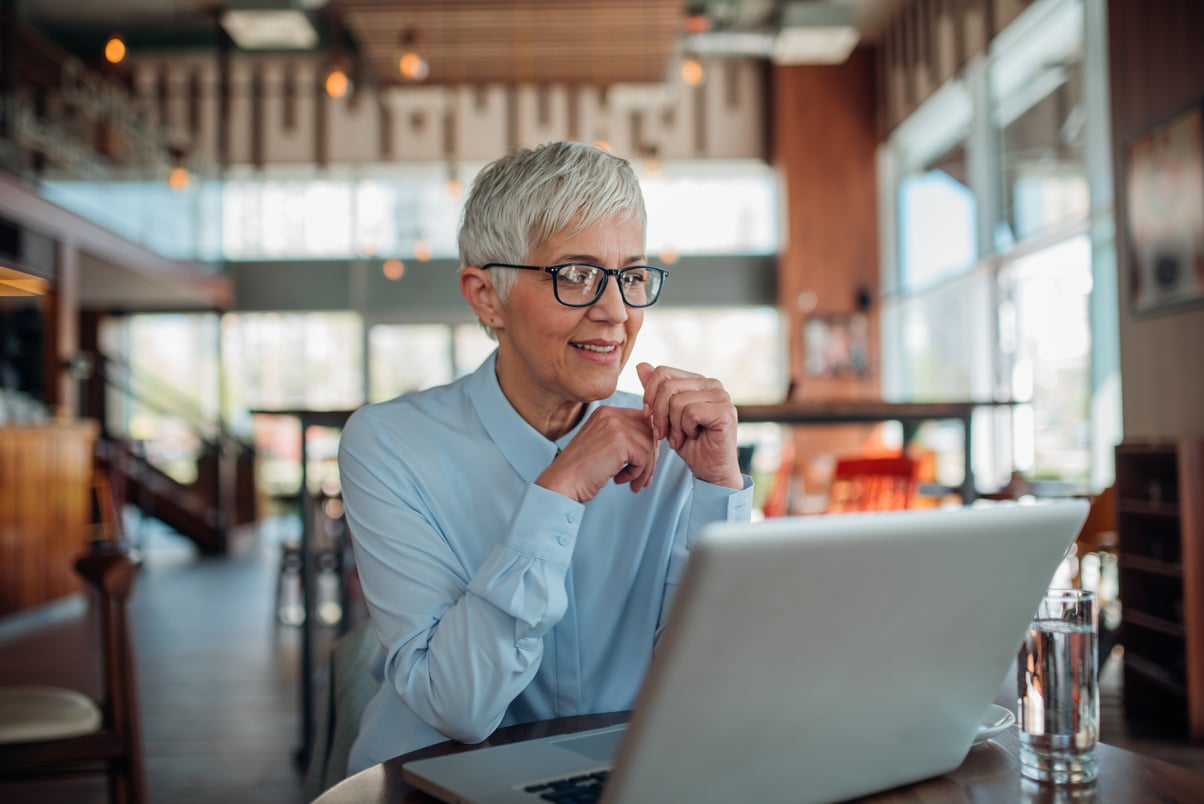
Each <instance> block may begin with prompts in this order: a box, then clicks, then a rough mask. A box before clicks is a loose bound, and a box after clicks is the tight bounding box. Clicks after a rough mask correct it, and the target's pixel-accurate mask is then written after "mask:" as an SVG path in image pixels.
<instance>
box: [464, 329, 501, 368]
mask: <svg viewBox="0 0 1204 804" xmlns="http://www.w3.org/2000/svg"><path fill="white" fill-rule="evenodd" d="M454 337H455V345H456V356H455V373H456V376H457V377H463V376H464V375H465V374H471V373H472V372H474V371H476V370H477V367H478V366H480V365H481V363H483V362H484V361H485V358H487V357H489V355H490V354H492V353H493V350H494V349H496V348H497V341H495V340H494V339H493V338H490V337H489V336H488V335H486V334H485V330H484V329H482V328H481V325H480V324H477V323H475V322H474V323H472V324H460V325H459V326H457V327H456V331H455V336H454Z"/></svg>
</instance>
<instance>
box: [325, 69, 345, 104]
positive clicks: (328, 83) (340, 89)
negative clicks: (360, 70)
mask: <svg viewBox="0 0 1204 804" xmlns="http://www.w3.org/2000/svg"><path fill="white" fill-rule="evenodd" d="M323 86H324V87H325V88H326V94H327V95H329V96H330V97H332V98H335V99H336V100H337V99H339V98H345V97H347V93H348V92H350V91H351V79H350V78H348V77H347V72H346V71H345V70H344V69H343V68H342V67H334V68H333V69H331V71H330V72H328V73H327V74H326V80H325V81H324V82H323Z"/></svg>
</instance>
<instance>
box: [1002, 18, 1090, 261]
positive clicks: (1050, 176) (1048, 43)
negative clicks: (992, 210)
mask: <svg viewBox="0 0 1204 804" xmlns="http://www.w3.org/2000/svg"><path fill="white" fill-rule="evenodd" d="M1033 25H1034V26H1035V27H1034V28H1033V29H1032V30H1026V31H1020V30H1017V31H1016V32H1014V33H1010V34H1009V35H1008V36H1005V37H1003V38H1002V43H1001V44H1002V46H1001V47H999V48H998V49H997V52H996V53H995V54H994V56H993V59H992V62H991V67H990V87H991V94H992V119H993V120H994V122H995V125H996V126H997V127H998V129H999V133H1000V136H999V146H1000V151H1001V153H1000V163H1001V170H1002V174H1003V175H1002V190H1003V201H1004V206H1003V210H1002V214H1003V220H1001V221H997V222H996V225H995V227H994V229H995V240H996V243H995V247H996V250H998V251H1006V250H1008V249H1009V248H1011V246H1012V244H1013V243H1015V242H1019V241H1022V240H1024V239H1026V238H1030V237H1033V236H1034V235H1039V234H1041V233H1042V232H1045V231H1048V230H1050V229H1052V228H1056V227H1058V226H1060V225H1064V224H1067V223H1073V222H1076V221H1085V220H1086V219H1087V216H1088V214H1089V201H1090V197H1089V188H1088V184H1087V172H1086V161H1085V154H1084V144H1085V141H1086V134H1087V111H1086V98H1085V95H1084V91H1083V12H1082V5H1081V3H1079V2H1073V1H1072V2H1064V3H1061V4H1060V5H1058V6H1056V7H1053V6H1051V8H1050V11H1049V12H1048V13H1046V14H1045V15H1044V19H1042V20H1040V22H1039V24H1038V23H1036V22H1034V23H1033Z"/></svg>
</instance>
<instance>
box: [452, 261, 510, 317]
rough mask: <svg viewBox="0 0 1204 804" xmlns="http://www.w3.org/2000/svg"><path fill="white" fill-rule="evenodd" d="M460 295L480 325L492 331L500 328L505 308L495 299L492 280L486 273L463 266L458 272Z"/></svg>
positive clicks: (495, 292)
mask: <svg viewBox="0 0 1204 804" xmlns="http://www.w3.org/2000/svg"><path fill="white" fill-rule="evenodd" d="M460 293H461V294H462V295H463V296H464V299H465V300H466V301H467V302H468V306H469V307H471V308H472V311H473V313H475V314H476V316H477V318H478V319H480V321H481V323H482V324H484V325H485V326H487V327H491V328H493V329H497V328H498V327H500V326H502V321H503V319H502V313H504V312H505V308H504V307H503V306H502V303H501V301H500V300H499V299H498V297H497V291H496V290H494V288H493V278H492V277H491V276H490V275H489V272H488V271H483V270H481V269H480V268H477V267H475V266H471V265H466V266H464V269H463V270H462V271H460Z"/></svg>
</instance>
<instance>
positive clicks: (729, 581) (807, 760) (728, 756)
mask: <svg viewBox="0 0 1204 804" xmlns="http://www.w3.org/2000/svg"><path fill="white" fill-rule="evenodd" d="M1087 507H1088V506H1087V503H1086V502H1085V501H1067V502H1056V503H1038V504H1033V505H1016V504H1001V505H991V506H984V507H972V508H962V509H942V510H932V511H904V512H890V513H866V514H842V515H839V516H823V517H798V518H783V519H774V520H768V521H765V522H760V523H753V524H732V523H719V524H714V525H711V526H709V527H708V528H707V529H705V531H704V533H703V534H702V536H701V538H700V540H699V542H698V544H696V545H695V547H694V548H693V550H692V553H691V558H690V562H689V564H688V566H687V570H686V574H685V578H684V580H683V583H682V585H681V587H680V589H679V590H678V593H677V598H676V600H675V602H674V606H673V610H672V612H671V613H670V616H669V623H668V625H667V627H666V630H665V633H664V634H663V635H662V638H661V642H660V644H659V646H658V650H657V655H656V658H655V660H654V661H653V664H652V667H651V668H650V670H649V673H648V675H647V677H646V678H645V681H644V684H643V686H642V688H641V691H640V695H639V698H638V700H637V702H636V706H635V709H634V711H633V714H632V718H631V721H630V723H629V724H628V727H627V729H626V733H625V734H623V733H622V732H614V731H608V732H607V733H606V734H607V735H609V736H607V737H599V738H596V739H601V740H602V744H600V745H593V746H591V748H592V749H593V755H592V756H591V755H590V754H589V753H588V752H578V751H575V750H572V748H573V745H574V743H573V742H572V740H573V739H576V740H578V741H580V742H581V744H582V745H588V740H590V739H591V735H584V736H580V737H577V738H565V737H560V738H545V739H543V740H538V741H532V742H529V743H521V744H517V745H509V746H500V747H497V748H488V749H482V750H481V751H475V752H471V753H465V754H457V755H453V756H449V757H442V758H438V759H433V760H423V761H421V762H417V763H410V764H407V765H406V768H405V771H404V772H405V775H406V778H407V779H409V780H410V781H411V782H412V783H414V784H416V785H417V786H419V787H420V788H422V789H424V790H427V791H428V792H432V793H435V794H436V795H438V796H440V797H441V798H444V799H445V800H449V801H505V800H521V796H520V791H521V789H522V787H523V786H524V784H525V783H526V782H528V781H530V780H534V779H546V778H550V777H552V776H556V775H559V774H561V773H575V772H584V771H587V770H590V769H593V768H597V767H602V766H604V765H605V764H607V763H606V759H605V754H606V750H605V744H609V745H611V746H613V745H614V744H616V743H617V744H618V754H617V756H616V758H615V761H614V770H613V773H612V775H611V777H610V779H609V781H608V782H607V787H606V794H605V796H606V797H605V799H604V800H605V801H608V802H642V801H673V800H688V801H691V802H708V801H715V802H730V801H753V800H755V801H766V802H773V801H782V802H787V801H789V802H800V801H835V800H841V799H846V798H850V797H853V796H858V795H864V794H867V793H871V792H876V791H879V790H884V789H887V788H890V787H894V786H898V785H901V784H906V783H909V782H913V781H916V780H919V779H923V778H927V777H930V776H935V775H939V774H941V773H944V772H947V771H949V770H952V769H953V768H956V767H957V766H958V765H959V764H961V762H962V760H963V759H964V757H965V755H966V753H967V752H968V751H969V748H970V745H971V743H972V741H973V738H974V736H975V734H976V733H977V730H978V726H979V724H980V722H981V720H982V716H983V713H984V712H985V710H986V709H987V707H988V706H989V705H990V704H991V702H992V700H993V699H994V697H995V694H996V692H997V691H998V689H999V687H1000V685H1001V683H1002V681H1003V676H1004V674H1005V673H1006V672H1007V670H1008V668H1009V667H1010V665H1011V662H1012V660H1013V659H1014V658H1015V655H1016V651H1017V649H1018V647H1019V645H1020V641H1021V638H1022V636H1023V633H1024V629H1025V627H1026V625H1027V623H1028V621H1029V620H1030V619H1031V617H1032V615H1033V613H1034V611H1035V610H1036V606H1037V602H1038V600H1039V599H1040V597H1041V594H1042V593H1043V591H1044V590H1045V588H1046V586H1047V585H1048V583H1049V581H1050V579H1051V577H1052V575H1053V573H1054V571H1055V570H1056V568H1057V566H1058V563H1059V562H1060V560H1061V559H1062V557H1063V556H1064V555H1065V553H1066V550H1067V548H1068V547H1069V545H1070V544H1071V543H1072V542H1073V540H1074V538H1075V535H1076V534H1077V532H1078V529H1079V527H1080V525H1081V524H1082V521H1083V519H1084V518H1085V516H1086V513H1087ZM620 736H621V739H619V737H620ZM566 739H569V742H566ZM599 747H601V748H602V749H603V750H601V751H599V750H598V749H599ZM566 748H567V749H569V750H566ZM578 760H580V761H578ZM554 766H555V767H554ZM545 768H546V771H545ZM512 770H514V771H516V772H515V773H511V771H512ZM512 797H513V798H512Z"/></svg>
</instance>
